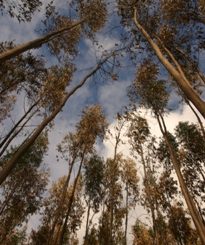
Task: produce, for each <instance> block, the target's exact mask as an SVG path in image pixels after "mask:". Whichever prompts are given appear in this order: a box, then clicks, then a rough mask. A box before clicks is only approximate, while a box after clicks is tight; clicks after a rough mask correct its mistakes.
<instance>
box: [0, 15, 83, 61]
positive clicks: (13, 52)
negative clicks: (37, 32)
mask: <svg viewBox="0 0 205 245" xmlns="http://www.w3.org/2000/svg"><path fill="white" fill-rule="evenodd" d="M84 21H85V20H80V21H77V22H76V23H74V24H73V25H71V26H68V27H64V28H61V29H59V30H58V31H54V32H51V33H49V34H47V35H45V36H43V37H40V38H36V39H34V40H32V41H29V42H27V43H24V44H21V45H18V46H16V47H14V48H12V49H8V50H6V51H4V52H2V53H1V54H0V63H2V62H5V61H6V60H8V59H11V58H14V57H16V56H17V55H19V54H22V53H23V52H25V51H28V50H30V49H34V48H39V47H41V46H42V45H43V44H44V43H47V42H49V41H51V40H52V39H54V38H57V37H59V36H60V35H62V34H64V33H65V32H67V31H70V30H72V29H74V28H76V27H78V26H80V25H81V24H82V23H83V22H84Z"/></svg>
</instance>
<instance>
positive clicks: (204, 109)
mask: <svg viewBox="0 0 205 245" xmlns="http://www.w3.org/2000/svg"><path fill="white" fill-rule="evenodd" d="M134 23H135V25H136V27H137V28H138V30H139V31H140V32H141V33H142V35H143V36H144V37H145V39H146V40H147V42H148V43H149V44H150V46H151V47H152V49H153V51H154V52H155V54H156V56H157V57H158V59H159V60H160V62H161V63H162V64H163V66H164V67H165V68H166V69H167V71H168V72H169V73H170V74H171V75H172V76H173V78H174V79H175V81H176V82H177V84H178V86H179V87H180V89H181V90H182V91H183V93H184V94H185V96H186V97H187V99H188V100H190V101H191V102H192V103H193V104H194V106H195V107H196V108H197V109H198V111H199V112H200V113H201V114H202V116H203V117H204V118H205V102H204V101H203V100H202V99H201V98H200V96H199V95H198V94H197V93H196V91H195V90H194V89H193V88H192V86H191V85H190V82H189V81H188V79H187V78H186V77H185V75H184V73H183V72H182V69H181V67H180V66H179V64H178V63H176V62H175V61H176V60H175V59H174V57H173V55H172V54H171V53H170V52H168V53H167V54H168V56H169V57H170V58H171V59H172V60H173V61H174V63H175V65H176V66H177V68H175V66H173V65H172V64H171V63H170V62H169V60H168V59H167V58H166V57H165V56H164V55H163V52H162V51H161V49H160V48H159V46H158V45H157V44H156V43H155V42H154V41H153V40H152V38H151V37H150V35H149V34H148V33H147V31H146V30H145V29H144V28H143V26H142V25H141V24H140V23H139V21H138V20H137V11H136V9H135V13H134ZM166 51H168V50H166Z"/></svg>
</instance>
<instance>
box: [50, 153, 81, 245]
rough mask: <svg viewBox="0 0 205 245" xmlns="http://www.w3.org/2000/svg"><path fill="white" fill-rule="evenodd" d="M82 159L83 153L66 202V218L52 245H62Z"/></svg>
mask: <svg viewBox="0 0 205 245" xmlns="http://www.w3.org/2000/svg"><path fill="white" fill-rule="evenodd" d="M84 157H85V152H83V155H82V159H81V162H80V166H79V169H78V173H77V176H76V178H75V181H74V184H73V189H72V193H71V197H70V199H69V202H68V209H67V213H66V217H65V220H64V223H63V227H62V230H61V232H60V235H59V238H58V241H57V243H54V245H62V244H63V239H64V236H65V233H66V228H67V222H68V217H69V215H70V211H71V208H72V204H73V201H74V198H75V190H76V187H77V183H78V179H79V177H80V173H81V169H82V166H83V162H84Z"/></svg>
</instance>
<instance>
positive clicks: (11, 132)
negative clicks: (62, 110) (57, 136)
mask: <svg viewBox="0 0 205 245" xmlns="http://www.w3.org/2000/svg"><path fill="white" fill-rule="evenodd" d="M38 102H39V100H38V101H36V102H35V103H34V104H33V105H32V106H31V107H30V108H29V109H28V111H26V112H25V114H24V115H23V116H22V117H21V118H20V119H19V121H18V122H17V123H16V124H15V125H14V127H13V128H12V129H11V130H10V131H9V133H8V134H7V135H6V136H5V137H4V139H3V140H2V141H1V142H0V148H1V147H2V146H3V145H4V144H5V143H6V141H7V140H8V139H9V137H10V136H11V135H12V134H13V133H14V131H15V130H16V129H17V127H18V126H19V125H20V124H21V123H22V122H23V120H24V119H25V118H26V117H27V116H28V114H29V113H30V112H31V111H32V110H33V108H34V107H36V106H37V104H38Z"/></svg>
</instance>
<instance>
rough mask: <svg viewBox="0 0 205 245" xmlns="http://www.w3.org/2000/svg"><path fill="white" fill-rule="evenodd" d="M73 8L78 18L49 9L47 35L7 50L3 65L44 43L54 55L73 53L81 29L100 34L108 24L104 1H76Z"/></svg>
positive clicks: (1, 58)
mask: <svg viewBox="0 0 205 245" xmlns="http://www.w3.org/2000/svg"><path fill="white" fill-rule="evenodd" d="M73 5H75V6H73V7H72V9H76V10H77V11H76V13H75V14H74V16H76V15H77V18H74V19H70V17H69V16H68V17H66V15H65V16H61V15H59V13H57V12H56V11H55V8H53V7H52V5H51V6H49V7H50V8H49V9H48V11H47V14H46V17H47V19H46V20H45V21H44V23H45V27H46V28H45V31H47V34H44V35H42V36H41V37H39V38H36V39H34V40H31V41H28V42H26V43H23V44H20V45H17V46H14V47H13V48H12V47H11V48H9V49H6V50H5V51H3V52H1V54H0V63H3V62H5V61H6V60H8V59H10V58H14V57H16V56H17V55H19V54H22V53H23V52H25V51H28V50H31V49H34V48H39V47H41V46H42V45H43V44H49V47H50V48H51V50H52V52H54V53H56V54H59V53H60V51H61V50H62V51H64V52H68V53H70V52H71V53H72V52H73V48H74V47H75V44H76V42H77V41H78V40H79V38H80V34H81V30H82V29H84V30H85V31H89V32H90V33H93V32H96V31H98V30H99V29H100V28H102V27H103V25H104V24H105V21H106V15H107V7H106V2H105V1H104V0H92V1H87V0H77V1H73Z"/></svg>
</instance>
